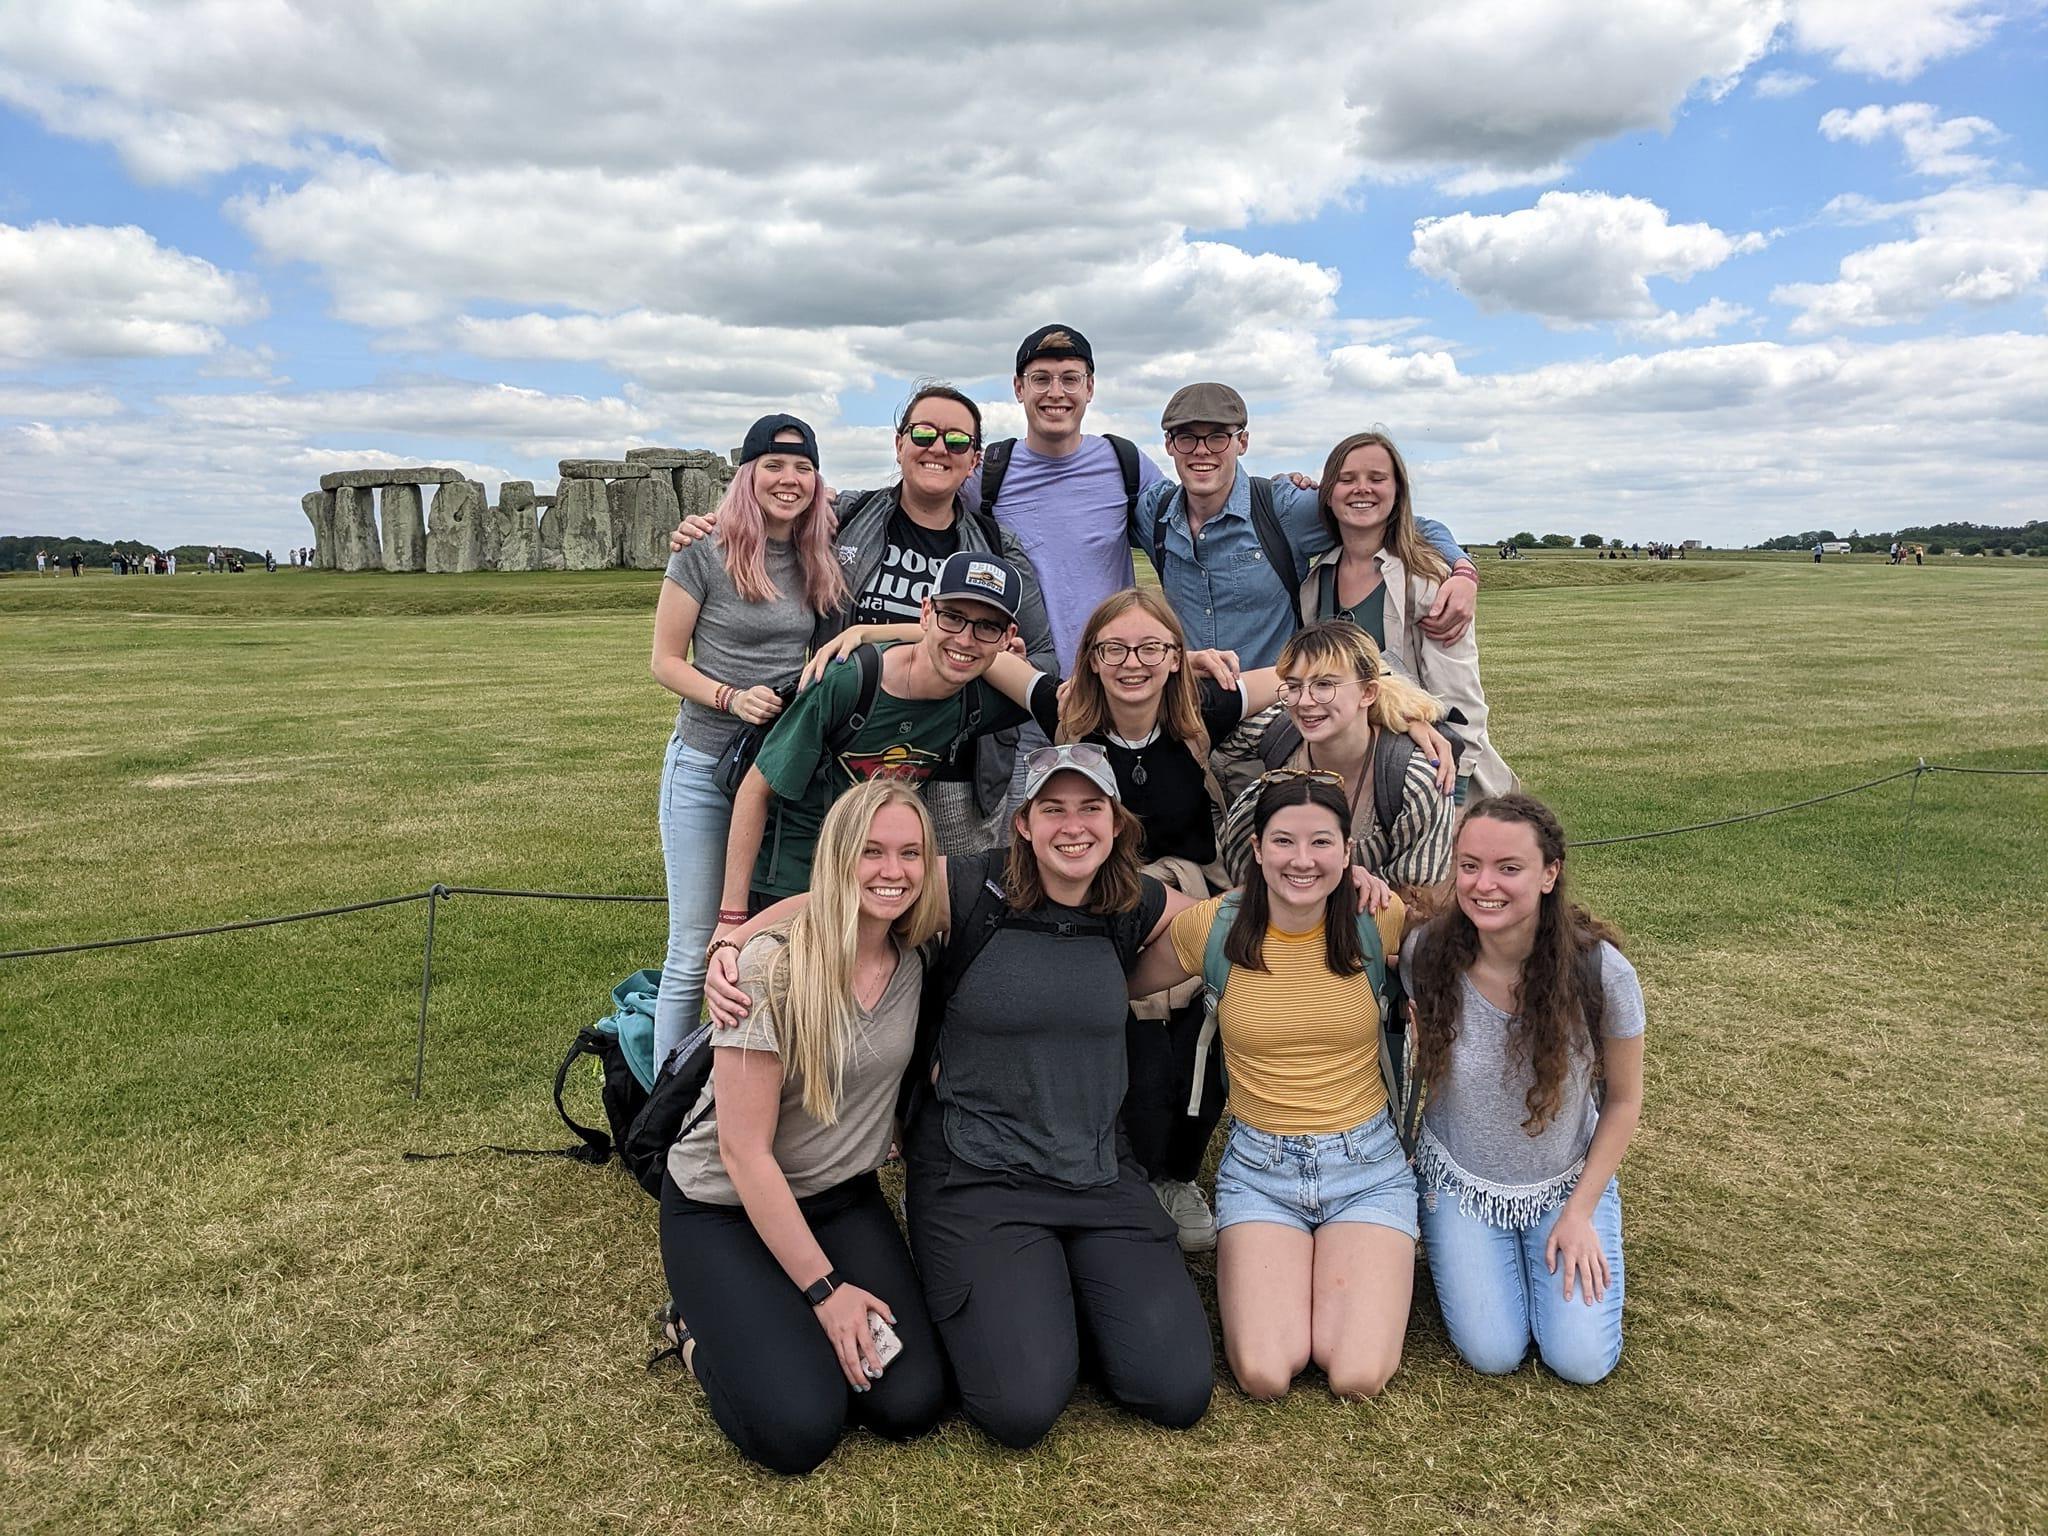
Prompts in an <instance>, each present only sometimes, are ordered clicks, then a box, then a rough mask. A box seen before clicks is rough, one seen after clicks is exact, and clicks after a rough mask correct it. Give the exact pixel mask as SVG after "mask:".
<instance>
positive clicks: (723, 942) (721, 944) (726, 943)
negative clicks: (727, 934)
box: [704, 939, 740, 965]
mask: <svg viewBox="0 0 2048 1536" xmlns="http://www.w3.org/2000/svg"><path fill="white" fill-rule="evenodd" d="M721 949H729V950H731V951H732V952H733V953H734V954H738V953H739V952H740V947H739V945H737V944H735V943H733V941H732V940H731V939H713V940H712V941H711V944H710V947H709V948H707V949H706V950H705V951H704V963H705V964H706V965H709V964H710V963H711V957H712V956H713V955H715V954H717V953H718V952H719V951H720V950H721Z"/></svg>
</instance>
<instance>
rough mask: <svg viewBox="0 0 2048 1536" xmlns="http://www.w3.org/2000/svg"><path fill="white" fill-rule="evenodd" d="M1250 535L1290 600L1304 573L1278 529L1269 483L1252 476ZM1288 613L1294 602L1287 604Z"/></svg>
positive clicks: (1285, 534) (1284, 531) (1283, 530)
mask: <svg viewBox="0 0 2048 1536" xmlns="http://www.w3.org/2000/svg"><path fill="white" fill-rule="evenodd" d="M1251 493H1252V532H1253V533H1256V534H1257V535H1258V536H1259V548H1260V550H1261V551H1262V552H1263V553H1264V554H1265V556H1266V564H1268V565H1270V566H1271V567H1272V568H1273V574H1274V575H1275V576H1277V577H1279V578H1280V579H1281V580H1282V581H1284V582H1286V583H1287V594H1288V597H1289V598H1290V599H1292V597H1293V596H1294V594H1295V593H1297V592H1299V591H1300V590H1301V584H1302V581H1303V580H1304V579H1305V573H1304V572H1303V571H1302V568H1301V561H1300V560H1299V559H1298V558H1297V557H1296V555H1295V553H1294V546H1293V545H1292V544H1290V543H1288V542H1287V530H1286V529H1284V528H1282V527H1281V526H1280V514H1279V511H1278V510H1277V509H1276V508H1275V506H1274V504H1273V482H1272V481H1270V480H1265V479H1261V478H1259V477H1258V476H1253V477H1252V480H1251ZM1287 606H1288V608H1289V609H1290V610H1292V609H1293V608H1294V606H1295V605H1294V603H1293V602H1292V601H1290V602H1289V603H1288V604H1287Z"/></svg>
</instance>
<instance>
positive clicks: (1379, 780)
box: [1372, 729, 1415, 855]
mask: <svg viewBox="0 0 2048 1536" xmlns="http://www.w3.org/2000/svg"><path fill="white" fill-rule="evenodd" d="M1372 754H1373V770H1372V814H1373V819H1374V820H1376V821H1377V822H1379V824H1380V832H1381V834H1382V835H1383V836H1384V837H1385V838H1386V840H1387V850H1388V853H1389V855H1391V854H1392V852H1393V847H1394V823H1395V822H1396V821H1398V820H1399V819H1400V817H1401V801H1402V799H1403V797H1404V796H1405V795H1406V792H1407V788H1408V768H1409V765H1410V764H1411V763H1413V762H1414V760H1415V743H1414V742H1412V741H1410V740H1409V739H1408V737H1407V736H1406V735H1405V734H1403V733H1402V732H1399V731H1389V730H1385V729H1382V730H1380V731H1379V732H1378V733H1377V734H1376V737H1375V739H1374V741H1373V744H1372Z"/></svg>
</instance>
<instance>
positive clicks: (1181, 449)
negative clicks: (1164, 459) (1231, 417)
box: [1166, 427, 1237, 453]
mask: <svg viewBox="0 0 2048 1536" xmlns="http://www.w3.org/2000/svg"><path fill="white" fill-rule="evenodd" d="M1236 436H1237V431H1236V429H1235V428H1231V429H1229V430H1225V429H1224V428H1222V427H1218V428H1217V429H1216V430H1215V431H1214V432H1189V431H1186V430H1184V429H1183V430H1181V431H1178V432H1169V433H1167V434H1166V445H1167V446H1168V447H1169V448H1171V449H1172V450H1173V451H1174V452H1175V453H1193V452H1194V451H1195V450H1196V449H1197V448H1206V449H1208V450H1209V451H1210V452H1211V453H1221V452H1222V451H1223V450H1224V449H1226V448H1228V447H1229V446H1230V443H1231V439H1232V438H1234V437H1236Z"/></svg>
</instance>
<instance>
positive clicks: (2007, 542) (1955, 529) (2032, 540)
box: [1750, 522, 2048, 555]
mask: <svg viewBox="0 0 2048 1536" xmlns="http://www.w3.org/2000/svg"><path fill="white" fill-rule="evenodd" d="M1894 539H1896V540H1897V541H1898V542H1900V543H1901V544H1925V545H1926V546H1927V553H1929V554H1930V555H1946V554H1958V555H2048V522H2031V523H2027V524H2024V525H2022V526H2020V527H2015V528H2000V527H1997V526H1994V525H1992V524H1989V523H1932V524H1929V525H1927V526H1925V527H1917V528H1901V529H1899V530H1898V531H1897V532H1895V533H1863V532H1860V531H1858V530H1857V529H1854V528H1851V529H1850V530H1849V531H1848V533H1846V534H1840V533H1836V532H1834V531H1833V530H1832V529H1828V528H1816V529H1812V530H1809V531H1808V532H1806V533H1787V534H1782V535H1780V536H1779V537H1778V538H1775V539H1766V540H1765V541H1764V542H1763V543H1761V544H1755V545H1752V546H1750V547H1751V548H1753V549H1796V550H1808V549H1812V548H1813V546H1814V545H1816V544H1835V543H1843V544H1847V545H1848V546H1849V549H1850V551H1851V552H1852V553H1854V554H1859V555H1881V554H1883V553H1884V552H1885V551H1886V550H1887V549H1889V548H1890V547H1891V544H1892V541H1893V540H1894Z"/></svg>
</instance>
